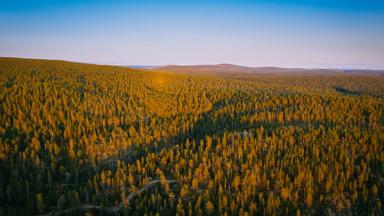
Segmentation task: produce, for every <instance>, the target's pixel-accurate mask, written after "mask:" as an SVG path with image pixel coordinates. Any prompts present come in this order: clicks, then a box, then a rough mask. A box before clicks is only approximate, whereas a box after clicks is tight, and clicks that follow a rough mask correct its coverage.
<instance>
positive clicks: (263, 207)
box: [0, 58, 384, 215]
mask: <svg viewBox="0 0 384 216" xmlns="http://www.w3.org/2000/svg"><path fill="white" fill-rule="evenodd" d="M188 70H189V69H188ZM0 102H1V103H0V116H1V120H0V215H274V214H278V215H334V214H337V215H381V214H383V201H384V194H383V191H384V145H383V144H384V133H383V131H384V115H383V113H384V77H383V76H382V75H380V74H364V73H363V72H361V73H356V74H350V73H341V72H332V73H310V74H305V73H303V72H302V71H300V72H297V73H296V72H291V73H280V72H276V73H271V74H268V73H265V72H264V71H263V72H262V73H251V72H247V73H230V74H229V73H217V74H214V75H212V74H207V75H205V74H204V73H199V74H193V73H176V72H167V71H166V70H165V69H162V70H161V71H157V70H144V69H130V68H124V67H115V66H101V65H91V64H80V63H71V62H65V61H48V60H30V59H15V58H0Z"/></svg>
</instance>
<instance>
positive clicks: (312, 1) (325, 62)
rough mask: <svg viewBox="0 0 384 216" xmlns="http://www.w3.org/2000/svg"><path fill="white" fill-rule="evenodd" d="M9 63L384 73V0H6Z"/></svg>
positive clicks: (1, 47)
mask: <svg viewBox="0 0 384 216" xmlns="http://www.w3.org/2000/svg"><path fill="white" fill-rule="evenodd" d="M0 56H3V57H25V58H43V59H62V60H70V61H78V62H87V63H97V64H115V65H169V64H175V65H193V64H220V63H230V64H238V65H244V66H254V67H262V66H278V67H305V68H351V69H353V68H365V69H384V0H259V1H258V0H253V1H246V0H243V1H242V0H237V1H235V0H233V1H229V0H221V1H209V0H205V1H203V0H190V1H186V0H185V1H183V0H179V1H176V0H173V1H172V0H164V1H162V0H137V1H130V0H126V1H117V0H83V1H81V0H76V1H75V0H65V1H64V0H40V1H38V0H28V1H23V0H0Z"/></svg>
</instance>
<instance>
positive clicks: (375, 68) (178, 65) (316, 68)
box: [0, 56, 384, 71]
mask: <svg viewBox="0 0 384 216" xmlns="http://www.w3.org/2000/svg"><path fill="white" fill-rule="evenodd" d="M0 58H14V59H30V60H46V61H65V62H72V63H81V64H92V65H103V66H118V67H128V68H133V69H145V68H144V67H152V68H161V67H193V66H219V65H231V66H237V67H246V68H253V69H258V68H259V69H260V68H281V69H306V70H366V71H384V66H383V67H369V66H368V67H356V66H355V67H353V66H349V67H337V66H324V67H321V66H312V67H310V66H297V67H290V66H277V65H259V66H249V65H240V64H233V63H228V62H221V63H215V64H212V63H209V64H206V63H201V64H200V63H199V64H172V63H171V64H153V65H152V64H125V63H112V62H111V63H108V62H92V61H81V60H72V59H57V58H45V57H42V58H40V57H20V56H0ZM340 65H341V64H340ZM360 65H361V64H360ZM139 67H141V68H139Z"/></svg>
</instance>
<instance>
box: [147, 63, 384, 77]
mask: <svg viewBox="0 0 384 216" xmlns="http://www.w3.org/2000/svg"><path fill="white" fill-rule="evenodd" d="M148 69H155V70H162V71H169V72H176V73H187V74H211V75H222V74H254V73H258V74H267V73H316V74H317V73H350V74H352V73H353V74H384V70H361V69H359V70H349V69H306V68H280V67H246V66H239V65H233V64H217V65H188V66H179V65H168V66H162V67H153V68H148Z"/></svg>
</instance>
